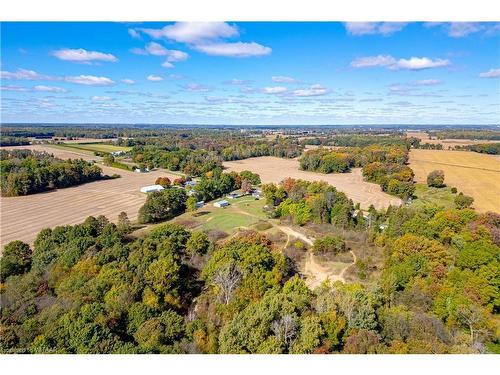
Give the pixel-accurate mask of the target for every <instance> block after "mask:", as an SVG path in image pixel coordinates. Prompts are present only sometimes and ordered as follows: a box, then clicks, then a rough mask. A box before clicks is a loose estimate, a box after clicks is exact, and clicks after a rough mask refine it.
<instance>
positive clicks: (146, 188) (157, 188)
mask: <svg viewBox="0 0 500 375" xmlns="http://www.w3.org/2000/svg"><path fill="white" fill-rule="evenodd" d="M162 190H165V188H164V187H163V186H161V185H150V186H144V187H141V193H146V194H147V193H153V192H155V191H162Z"/></svg>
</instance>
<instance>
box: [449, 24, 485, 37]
mask: <svg viewBox="0 0 500 375" xmlns="http://www.w3.org/2000/svg"><path fill="white" fill-rule="evenodd" d="M480 30H482V26H481V25H480V24H479V23H477V22H452V23H451V24H450V26H449V28H448V35H449V36H451V37H453V38H462V37H464V36H467V35H469V34H473V33H477V32H478V31H480Z"/></svg>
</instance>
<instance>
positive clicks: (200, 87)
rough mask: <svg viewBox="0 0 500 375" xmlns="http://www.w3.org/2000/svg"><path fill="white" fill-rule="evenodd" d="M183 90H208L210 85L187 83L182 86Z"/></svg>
mask: <svg viewBox="0 0 500 375" xmlns="http://www.w3.org/2000/svg"><path fill="white" fill-rule="evenodd" d="M184 90H186V91H189V92H208V91H210V87H207V86H204V85H200V84H199V83H189V84H187V85H186V86H184Z"/></svg>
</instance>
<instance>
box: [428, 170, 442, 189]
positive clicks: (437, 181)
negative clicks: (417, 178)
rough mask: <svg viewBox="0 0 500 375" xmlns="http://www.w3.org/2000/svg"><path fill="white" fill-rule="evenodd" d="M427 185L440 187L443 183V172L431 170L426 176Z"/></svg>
mask: <svg viewBox="0 0 500 375" xmlns="http://www.w3.org/2000/svg"><path fill="white" fill-rule="evenodd" d="M427 186H429V187H436V188H441V187H443V186H445V185H444V172H443V171H440V170H436V171H432V172H431V173H429V175H428V176H427Z"/></svg>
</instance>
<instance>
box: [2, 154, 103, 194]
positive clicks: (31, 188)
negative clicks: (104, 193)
mask: <svg viewBox="0 0 500 375" xmlns="http://www.w3.org/2000/svg"><path fill="white" fill-rule="evenodd" d="M100 178H102V170H101V168H99V167H98V166H97V165H94V164H92V163H90V162H87V161H84V160H81V159H79V160H77V159H75V160H71V159H70V160H61V159H57V158H54V157H53V156H52V155H50V154H48V153H45V152H36V151H31V150H0V185H1V193H2V195H3V196H18V195H27V194H34V193H39V192H42V191H46V190H51V189H56V188H65V187H69V186H73V185H79V184H82V183H85V182H90V181H95V180H98V179H100Z"/></svg>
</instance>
